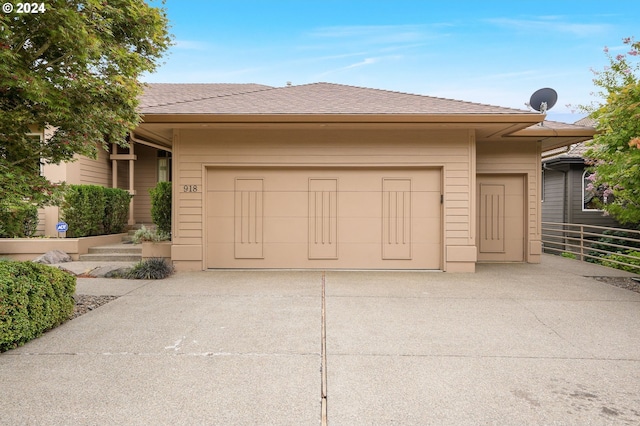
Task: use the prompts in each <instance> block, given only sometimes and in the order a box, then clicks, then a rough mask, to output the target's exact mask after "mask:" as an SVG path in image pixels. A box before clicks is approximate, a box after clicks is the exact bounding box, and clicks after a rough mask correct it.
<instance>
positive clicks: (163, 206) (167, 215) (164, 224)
mask: <svg viewBox="0 0 640 426" xmlns="http://www.w3.org/2000/svg"><path fill="white" fill-rule="evenodd" d="M149 194H151V219H152V220H153V223H154V224H155V225H156V226H157V227H158V231H159V232H164V233H166V234H171V182H158V184H157V185H156V187H155V188H151V189H150V190H149Z"/></svg>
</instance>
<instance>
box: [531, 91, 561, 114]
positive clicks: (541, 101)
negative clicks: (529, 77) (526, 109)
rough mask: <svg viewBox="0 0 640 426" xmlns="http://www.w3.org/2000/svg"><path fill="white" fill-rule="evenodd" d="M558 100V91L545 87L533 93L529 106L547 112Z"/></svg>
mask: <svg viewBox="0 0 640 426" xmlns="http://www.w3.org/2000/svg"><path fill="white" fill-rule="evenodd" d="M557 101H558V93H557V92H556V91H555V90H553V89H551V88H549V87H545V88H544V89H540V90H536V91H535V93H534V94H533V95H531V100H530V101H529V106H530V107H531V108H533V109H535V110H536V111H539V112H541V113H543V114H546V113H547V111H548V110H550V109H551V108H553V106H554V105H555V104H556V102H557Z"/></svg>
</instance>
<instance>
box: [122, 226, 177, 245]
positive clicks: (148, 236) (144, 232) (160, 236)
mask: <svg viewBox="0 0 640 426" xmlns="http://www.w3.org/2000/svg"><path fill="white" fill-rule="evenodd" d="M169 239H171V235H170V234H167V233H164V232H161V231H157V230H155V229H149V228H147V227H146V226H144V225H142V226H141V227H140V229H138V230H137V231H136V232H135V233H134V234H133V236H132V237H131V241H132V242H133V244H140V243H141V242H143V241H152V242H154V243H157V242H160V241H168V240H169Z"/></svg>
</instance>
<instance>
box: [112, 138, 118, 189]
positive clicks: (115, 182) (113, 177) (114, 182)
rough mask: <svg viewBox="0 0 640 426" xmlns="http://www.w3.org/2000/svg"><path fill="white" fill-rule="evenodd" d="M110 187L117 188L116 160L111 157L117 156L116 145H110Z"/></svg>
mask: <svg viewBox="0 0 640 426" xmlns="http://www.w3.org/2000/svg"><path fill="white" fill-rule="evenodd" d="M111 154H112V156H111V187H112V188H117V187H118V160H116V159H115V158H114V157H113V156H114V155H116V154H118V144H115V143H112V144H111Z"/></svg>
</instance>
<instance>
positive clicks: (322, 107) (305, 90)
mask: <svg viewBox="0 0 640 426" xmlns="http://www.w3.org/2000/svg"><path fill="white" fill-rule="evenodd" d="M140 111H141V113H142V114H232V115H233V114H237V115H243V114H248V115H260V114H354V115H358V114H530V113H531V112H530V111H526V110H520V109H512V108H504V107H498V106H492V105H484V104H478V103H472V102H463V101H457V100H451V99H443V98H435V97H430V96H422V95H414V94H408V93H400V92H392V91H387V90H379V89H370V88H363V87H354V86H346V85H340V84H332V83H313V84H305V85H300V86H288V87H270V86H263V85H259V84H149V85H148V86H147V88H146V90H145V93H144V95H143V96H142V99H141V104H140Z"/></svg>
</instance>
